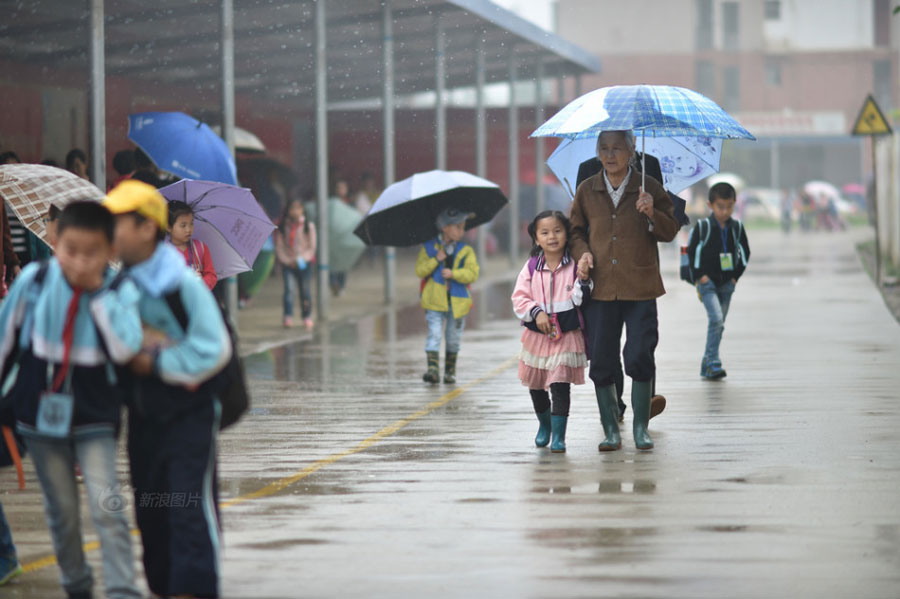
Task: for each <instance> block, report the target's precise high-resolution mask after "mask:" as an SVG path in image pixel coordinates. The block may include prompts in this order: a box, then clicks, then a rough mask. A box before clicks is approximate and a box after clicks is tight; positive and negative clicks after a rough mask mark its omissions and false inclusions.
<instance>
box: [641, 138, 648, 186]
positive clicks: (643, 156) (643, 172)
mask: <svg viewBox="0 0 900 599" xmlns="http://www.w3.org/2000/svg"><path fill="white" fill-rule="evenodd" d="M646 184H647V133H646V132H645V131H644V130H643V129H642V130H641V191H645V189H646V187H647V185H646Z"/></svg>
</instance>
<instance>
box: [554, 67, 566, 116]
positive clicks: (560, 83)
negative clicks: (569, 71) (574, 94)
mask: <svg viewBox="0 0 900 599" xmlns="http://www.w3.org/2000/svg"><path fill="white" fill-rule="evenodd" d="M565 97H566V78H565V77H564V76H563V75H560V76H559V77H557V78H556V109H557V110H559V109H560V108H562V107H563V106H565V105H566V101H565V100H564V99H563V98H565Z"/></svg>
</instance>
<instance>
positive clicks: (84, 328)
mask: <svg viewBox="0 0 900 599" xmlns="http://www.w3.org/2000/svg"><path fill="white" fill-rule="evenodd" d="M113 226H114V225H113V217H112V215H111V214H110V213H109V212H108V211H107V210H106V209H105V208H103V207H102V206H101V205H100V204H98V203H97V202H73V203H71V204H69V205H68V206H66V208H65V209H64V210H63V212H62V214H61V215H60V218H59V227H58V235H59V240H58V243H57V249H58V254H57V257H56V258H53V259H51V260H49V261H48V262H43V263H40V264H39V263H34V264H31V265H29V266H28V267H27V268H26V269H25V270H24V271H22V274H21V276H20V277H19V278H18V279H17V280H16V282H15V284H13V286H12V288H11V289H10V293H9V297H8V298H7V299H6V301H5V303H4V304H3V306H2V308H0V331H3V334H2V337H3V339H2V342H0V346H2V347H3V348H4V349H3V350H0V361H2V362H6V361H7V360H8V359H10V357H11V355H12V352H13V350H14V349H15V351H16V352H17V354H16V357H15V360H16V363H17V364H18V367H19V370H18V374H17V375H16V377H15V382H14V384H13V386H12V389H11V391H10V393H9V397H10V398H11V399H12V403H13V406H14V411H15V419H16V429H17V432H18V433H20V434H21V435H22V436H23V437H24V439H25V444H26V446H27V448H28V453H29V454H30V455H31V458H32V460H33V462H34V467H35V471H36V473H37V477H38V480H39V481H40V483H41V489H42V491H43V496H44V515H45V518H46V520H47V526H48V527H49V529H50V535H51V537H52V539H53V548H54V552H55V554H56V559H57V563H58V564H59V568H60V570H61V575H62V576H61V582H62V586H63V589H64V590H65V591H66V593H67V595H68V596H69V597H70V598H75V597H81V598H85V597H91V596H92V595H91V594H92V588H93V585H94V579H93V575H92V572H91V567H90V566H89V565H88V563H87V561H86V559H85V556H84V552H83V550H82V544H83V539H82V534H81V525H80V521H81V512H80V509H79V496H80V493H81V492H80V490H79V488H78V485H77V482H76V472H75V467H76V464H78V465H79V466H80V467H81V472H82V473H83V476H84V487H85V491H86V492H87V498H88V502H87V503H88V507H89V508H90V510H89V513H90V514H91V520H92V521H93V523H94V528H95V530H96V531H97V534H98V536H99V537H100V549H101V552H102V555H103V579H104V582H105V586H106V596H107V597H111V598H115V599H119V598H125V597H140V596H141V593H140V591H139V590H138V588H137V586H136V584H135V574H134V563H133V557H132V555H133V554H132V550H131V534H130V532H129V528H130V527H129V524H128V518H127V516H126V513H125V511H124V503H123V502H122V499H121V497H120V493H121V488H120V486H119V481H118V475H117V473H116V437H117V435H118V431H119V425H120V415H121V412H122V407H123V402H122V396H121V394H120V392H119V390H118V388H117V386H116V380H115V374H114V371H113V369H111V368H110V367H109V366H110V364H109V362H110V361H111V362H112V363H114V364H119V365H124V364H125V363H126V362H128V361H129V360H131V359H132V358H133V357H134V356H135V355H136V354H137V352H138V351H139V350H140V347H141V335H142V333H141V323H140V319H139V316H138V307H137V301H138V294H137V289H136V288H135V287H134V285H133V284H132V283H131V282H129V281H120V285H118V286H116V285H113V282H114V281H116V280H117V276H116V274H115V273H114V272H113V271H112V270H111V269H110V268H109V262H110V260H111V259H112V257H113V246H112V241H113ZM113 287H116V288H115V289H114V288H113ZM26 314H27V315H28V316H27V318H26V317H25V315H26ZM16 338H18V340H19V342H18V345H17V346H15V347H13V346H14V340H15V339H16ZM111 377H112V378H111Z"/></svg>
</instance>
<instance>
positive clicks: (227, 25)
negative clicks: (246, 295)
mask: <svg viewBox="0 0 900 599" xmlns="http://www.w3.org/2000/svg"><path fill="white" fill-rule="evenodd" d="M221 36H222V40H221V42H222V44H221V48H222V139H224V140H225V144H226V145H227V146H228V151H229V153H230V154H231V157H232V158H234V0H222V7H221ZM225 305H226V307H227V308H228V317H229V318H230V319H231V322H232V324H233V325H234V326H237V323H238V285H237V277H229V278H228V279H227V280H226V283H225Z"/></svg>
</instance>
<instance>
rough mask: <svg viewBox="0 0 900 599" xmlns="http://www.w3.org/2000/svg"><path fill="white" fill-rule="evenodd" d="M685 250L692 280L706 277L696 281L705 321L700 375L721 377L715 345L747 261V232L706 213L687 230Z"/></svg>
mask: <svg viewBox="0 0 900 599" xmlns="http://www.w3.org/2000/svg"><path fill="white" fill-rule="evenodd" d="M687 253H688V259H689V260H690V266H691V273H692V276H693V280H694V281H699V280H700V279H701V278H702V277H703V276H707V277H709V281H707V282H706V283H699V282H698V283H697V293H698V295H699V296H700V301H701V302H703V306H704V307H705V308H706V315H707V320H708V324H707V330H706V349H705V350H704V352H703V359H702V361H701V365H700V375H701V376H704V377H712V378H716V377H718V376H724V371H723V370H722V360H721V358H720V356H719V346H720V345H721V342H722V333H723V332H724V330H725V318H726V317H727V316H728V308H729V307H730V306H731V296H732V294H733V293H734V287H735V282H736V281H737V280H738V279H740V277H741V275H743V274H744V271H745V270H746V268H747V262H748V261H749V260H750V244H749V242H748V241H747V231H746V230H745V229H744V226H743V225H742V224H741V222H740V221H739V220H736V219H733V218H729V219H728V221H727V222H726V223H725V226H724V227H722V226H720V225H719V221H717V220H716V219H715V218H714V217H712V216H710V217H708V218H706V219H703V220H701V221H699V222H698V223H697V224H696V225H695V226H694V228H693V229H692V230H691V236H690V240H689V242H688V249H687Z"/></svg>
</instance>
